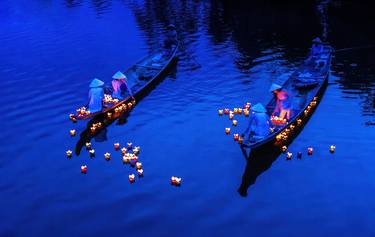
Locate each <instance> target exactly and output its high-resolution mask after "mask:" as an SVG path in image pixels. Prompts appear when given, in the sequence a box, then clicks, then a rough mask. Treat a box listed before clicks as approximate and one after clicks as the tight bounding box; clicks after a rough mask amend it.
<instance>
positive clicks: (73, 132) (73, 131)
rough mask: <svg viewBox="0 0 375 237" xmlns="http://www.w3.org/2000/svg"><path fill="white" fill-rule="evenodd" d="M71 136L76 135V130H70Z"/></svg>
mask: <svg viewBox="0 0 375 237" xmlns="http://www.w3.org/2000/svg"><path fill="white" fill-rule="evenodd" d="M69 133H70V136H72V137H74V136H75V135H76V130H74V129H72V130H70V132H69Z"/></svg>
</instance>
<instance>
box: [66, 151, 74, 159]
mask: <svg viewBox="0 0 375 237" xmlns="http://www.w3.org/2000/svg"><path fill="white" fill-rule="evenodd" d="M72 155H73V152H72V151H71V150H67V151H66V156H67V157H68V158H71V157H72Z"/></svg>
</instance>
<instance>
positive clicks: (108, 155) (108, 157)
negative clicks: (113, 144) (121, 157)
mask: <svg viewBox="0 0 375 237" xmlns="http://www.w3.org/2000/svg"><path fill="white" fill-rule="evenodd" d="M104 158H105V159H106V160H110V159H111V153H108V152H107V153H105V154H104Z"/></svg>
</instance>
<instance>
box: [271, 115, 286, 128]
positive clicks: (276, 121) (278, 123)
mask: <svg viewBox="0 0 375 237" xmlns="http://www.w3.org/2000/svg"><path fill="white" fill-rule="evenodd" d="M271 121H272V123H273V124H274V125H276V126H283V125H285V124H286V122H287V120H286V119H285V118H279V117H278V116H271Z"/></svg>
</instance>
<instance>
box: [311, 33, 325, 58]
mask: <svg viewBox="0 0 375 237" xmlns="http://www.w3.org/2000/svg"><path fill="white" fill-rule="evenodd" d="M312 43H313V44H312V47H311V55H312V56H313V57H314V56H315V57H316V56H319V55H320V54H321V53H322V52H323V42H322V41H321V40H320V38H319V37H317V38H315V39H314V40H313V41H312Z"/></svg>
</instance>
